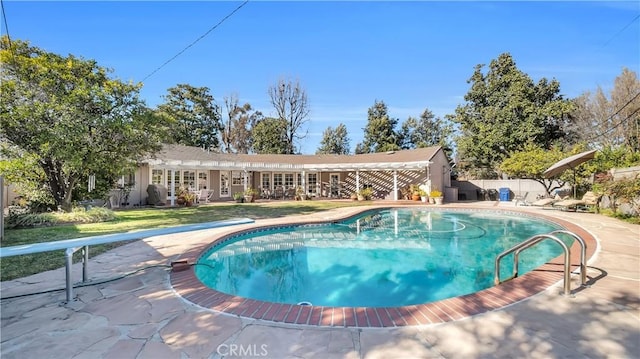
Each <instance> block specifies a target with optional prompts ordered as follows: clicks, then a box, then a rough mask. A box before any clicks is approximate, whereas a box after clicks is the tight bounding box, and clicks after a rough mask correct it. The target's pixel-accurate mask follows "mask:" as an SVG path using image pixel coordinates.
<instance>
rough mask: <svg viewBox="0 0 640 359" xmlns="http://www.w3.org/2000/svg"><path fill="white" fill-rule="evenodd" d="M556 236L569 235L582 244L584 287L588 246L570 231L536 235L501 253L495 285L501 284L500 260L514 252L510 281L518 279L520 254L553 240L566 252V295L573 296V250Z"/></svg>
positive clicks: (496, 268)
mask: <svg viewBox="0 0 640 359" xmlns="http://www.w3.org/2000/svg"><path fill="white" fill-rule="evenodd" d="M555 234H567V235H570V236H572V237H573V238H575V239H576V240H577V241H578V243H580V247H581V252H580V274H581V284H582V285H583V286H584V285H586V278H587V274H586V267H587V265H586V252H587V245H586V244H585V242H584V240H583V239H582V238H581V237H580V236H578V235H577V234H575V233H573V232H569V231H565V230H556V231H553V232H550V233H547V234H539V235H535V236H533V237H531V238H529V239H527V240H525V241H524V242H521V243H518V244H516V245H515V246H513V247H511V248H510V249H508V250H506V251H504V252H502V253H500V254H499V255H498V256H497V257H496V260H495V276H494V280H493V281H494V284H495V285H498V284H500V283H501V281H500V260H501V259H502V258H504V257H505V256H507V255H508V254H510V253H512V252H514V256H513V272H512V276H511V277H510V278H509V279H513V278H516V277H517V276H518V257H519V255H520V252H522V251H523V250H525V249H527V248H530V247H532V246H534V245H536V244H538V243H540V242H542V241H544V240H545V239H551V240H553V241H555V242H556V243H558V244H559V245H560V246H561V247H562V251H563V252H564V295H567V296H568V295H570V294H571V260H570V258H571V250H570V249H569V247H567V245H566V244H564V242H562V240H560V238H558V237H556V236H555Z"/></svg>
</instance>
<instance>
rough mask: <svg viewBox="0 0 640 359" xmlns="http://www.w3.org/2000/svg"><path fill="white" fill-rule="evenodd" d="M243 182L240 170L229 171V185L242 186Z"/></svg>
mask: <svg viewBox="0 0 640 359" xmlns="http://www.w3.org/2000/svg"><path fill="white" fill-rule="evenodd" d="M243 184H244V181H243V176H242V172H240V171H233V172H231V185H232V186H242V185H243Z"/></svg>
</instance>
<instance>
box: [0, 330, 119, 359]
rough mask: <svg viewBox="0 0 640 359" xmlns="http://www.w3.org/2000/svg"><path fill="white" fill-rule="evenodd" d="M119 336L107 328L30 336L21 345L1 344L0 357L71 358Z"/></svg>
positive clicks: (116, 331)
mask: <svg viewBox="0 0 640 359" xmlns="http://www.w3.org/2000/svg"><path fill="white" fill-rule="evenodd" d="M3 332H4V328H3ZM119 336H120V333H119V331H118V330H116V329H115V328H108V327H103V328H98V329H92V330H90V329H85V330H75V331H67V332H62V333H61V332H52V333H48V334H30V335H29V338H28V339H29V340H25V341H23V342H22V343H11V344H10V345H7V344H3V345H2V347H1V351H0V357H2V358H3V359H13V358H15V359H24V358H73V357H75V356H78V355H80V354H82V353H83V352H86V351H88V350H89V348H91V347H92V346H94V345H95V344H97V343H100V342H102V341H105V340H107V339H109V338H118V337H119ZM25 339H27V338H25ZM120 358H122V357H120Z"/></svg>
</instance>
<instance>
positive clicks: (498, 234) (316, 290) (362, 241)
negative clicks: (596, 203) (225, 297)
mask: <svg viewBox="0 0 640 359" xmlns="http://www.w3.org/2000/svg"><path fill="white" fill-rule="evenodd" d="M560 228H561V227H560V226H559V225H557V224H554V223H551V222H547V221H544V220H540V219H534V218H531V217H527V216H523V215H518V214H506V213H500V212H486V211H485V212H483V211H439V210H431V209H428V210H427V209H386V210H379V211H369V212H365V213H363V214H362V215H360V216H359V217H357V218H352V219H349V220H346V221H344V222H339V223H331V224H322V225H317V224H316V225H303V226H289V227H283V228H278V229H268V230H262V231H257V232H253V233H249V234H243V235H238V236H236V237H233V238H232V239H230V240H227V241H225V242H224V243H223V244H220V245H217V246H214V247H213V248H211V249H209V250H208V251H207V252H206V253H204V254H203V255H202V256H201V257H200V259H199V261H198V264H200V265H197V266H196V267H195V268H196V269H195V271H196V275H197V276H198V278H199V279H200V280H201V281H202V282H203V283H204V284H205V285H207V286H209V287H210V288H213V289H216V290H218V291H221V292H224V293H227V294H232V295H237V296H241V297H247V298H253V299H257V300H263V301H269V302H279V303H289V304H295V303H300V302H310V303H312V304H313V305H323V306H347V307H360V306H367V307H384V306H404V305H411V304H420V303H428V302H433V301H437V300H441V299H445V298H449V297H455V296H460V295H464V294H469V293H473V292H477V291H479V290H482V289H486V288H489V287H491V286H493V275H494V261H495V258H496V256H497V255H498V254H499V253H501V252H503V251H504V250H506V249H508V248H510V247H512V246H513V245H514V244H516V243H519V242H521V241H523V240H525V239H527V238H529V237H531V236H532V235H536V234H541V233H548V232H550V231H553V230H556V229H560ZM562 240H563V241H565V242H566V243H567V245H570V244H571V243H572V239H571V238H564V237H563V238H562ZM561 253H562V250H561V248H560V246H558V244H557V243H554V242H552V241H545V242H542V243H541V244H540V245H537V246H534V247H532V248H530V249H528V250H526V251H524V252H523V253H522V254H521V255H520V264H519V272H520V274H524V273H525V272H527V271H530V270H531V269H534V268H536V267H538V266H540V265H542V264H543V263H545V262H547V261H549V260H550V259H552V258H554V257H556V256H558V255H560V254H561ZM512 263H513V257H511V256H508V257H506V258H504V259H503V260H502V267H501V273H502V274H504V275H505V276H508V275H510V273H511V270H512Z"/></svg>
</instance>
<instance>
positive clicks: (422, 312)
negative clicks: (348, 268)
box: [170, 207, 596, 328]
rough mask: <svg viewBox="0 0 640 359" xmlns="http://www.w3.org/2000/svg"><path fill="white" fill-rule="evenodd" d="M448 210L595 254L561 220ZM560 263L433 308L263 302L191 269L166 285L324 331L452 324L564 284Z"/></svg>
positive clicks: (588, 238) (197, 299)
mask: <svg viewBox="0 0 640 359" xmlns="http://www.w3.org/2000/svg"><path fill="white" fill-rule="evenodd" d="M446 209H447V210H449V209H452V210H463V211H489V212H500V213H509V212H512V213H513V212H516V213H524V214H525V215H528V216H532V217H538V218H542V219H546V220H548V221H551V222H555V223H557V224H559V225H561V226H563V227H564V228H565V229H566V230H568V231H571V232H574V233H575V234H577V235H579V236H580V237H582V238H583V239H584V241H585V243H586V244H587V259H588V258H591V256H592V255H593V253H594V252H595V250H596V240H595V238H594V237H593V236H592V235H591V234H589V233H588V232H587V231H585V230H584V229H583V228H582V227H580V226H578V225H576V224H573V223H571V222H568V221H565V220H562V219H558V218H552V217H549V216H546V215H543V214H537V213H536V214H534V213H532V212H530V211H527V212H524V211H518V210H517V209H514V210H501V209H495V210H487V209H473V210H472V209H469V208H455V207H447V208H446ZM367 210H371V208H365V209H363V211H367ZM584 215H586V216H588V215H589V214H588V213H585V214H584ZM350 216H352V215H350ZM350 216H349V217H350ZM301 223H324V221H315V222H314V221H304V220H296V221H289V222H288V223H287V225H289V224H301ZM279 226H282V225H279ZM263 227H265V226H261V225H257V226H254V227H251V228H249V229H243V230H240V231H238V230H235V231H228V232H226V233H223V234H220V235H218V236H216V237H215V239H214V241H213V242H212V243H209V244H206V245H204V246H198V247H195V248H193V249H191V250H189V251H188V252H185V253H184V254H183V255H182V256H181V258H180V259H181V260H187V261H188V263H195V262H196V261H197V260H198V258H199V256H200V255H201V254H202V253H203V251H205V250H207V249H208V248H209V247H211V246H212V245H215V244H216V243H218V242H219V241H221V240H224V239H226V238H228V237H229V236H230V235H232V234H235V233H242V232H246V231H254V230H255V229H257V228H263ZM266 227H271V226H266ZM563 263H564V261H563V256H562V255H561V256H559V257H557V258H554V259H553V260H551V261H550V262H548V263H545V264H544V265H542V266H541V267H539V268H537V269H535V270H533V271H531V272H529V273H527V274H525V275H523V276H520V277H518V278H514V279H512V280H510V281H507V282H504V283H502V284H500V285H497V286H494V287H491V288H488V289H485V290H482V291H479V292H476V293H473V294H468V295H463V296H460V297H455V298H448V299H444V300H440V301H437V302H432V303H426V304H417V305H408V306H402V307H375V308H369V307H325V306H306V305H295V304H282V303H272V302H263V301H259V300H254V299H249V298H243V297H238V296H233V295H229V294H225V293H222V292H219V291H216V290H214V289H211V288H208V287H206V286H205V285H204V284H202V282H201V281H200V280H199V279H198V278H197V277H196V275H195V272H194V270H193V267H192V266H191V267H189V268H188V269H186V270H183V271H173V272H172V273H171V274H170V281H171V284H172V286H173V289H174V290H175V291H176V293H177V294H178V295H180V296H182V297H183V298H184V299H185V300H187V301H189V302H192V303H193V304H196V305H198V306H200V307H203V308H207V309H211V310H214V311H218V312H222V313H227V314H231V315H235V316H240V317H245V318H252V319H259V320H266V321H273V322H280V323H289V324H298V325H312V326H323V327H361V328H387V327H404V326H413V325H428V324H437V323H444V322H450V321H454V320H459V319H463V318H467V317H470V316H473V315H477V314H481V313H485V312H489V311H492V310H496V309H499V308H503V307H505V306H508V305H511V304H514V303H517V302H520V301H522V300H524V299H526V298H529V297H531V296H532V295H535V294H538V293H540V292H542V291H544V290H546V289H548V288H549V287H550V286H552V285H555V284H556V283H558V281H562V280H563V270H564V268H563V267H564V266H563ZM579 265H580V246H579V244H578V243H577V241H574V243H573V245H572V247H571V269H572V271H574V270H576V269H579ZM572 282H573V281H572ZM572 285H573V287H572V292H573V291H575V290H576V289H577V285H576V284H574V283H572ZM559 291H560V289H559Z"/></svg>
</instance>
